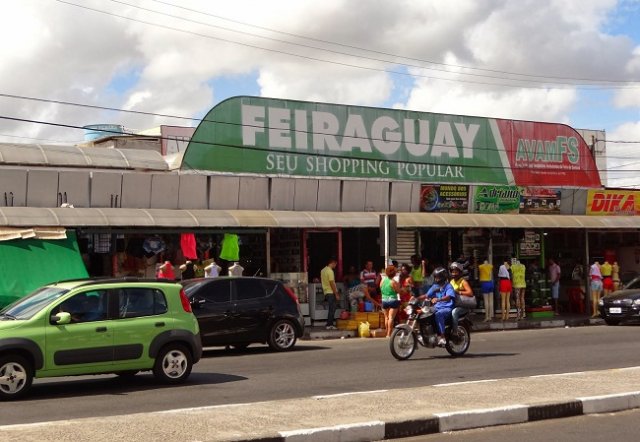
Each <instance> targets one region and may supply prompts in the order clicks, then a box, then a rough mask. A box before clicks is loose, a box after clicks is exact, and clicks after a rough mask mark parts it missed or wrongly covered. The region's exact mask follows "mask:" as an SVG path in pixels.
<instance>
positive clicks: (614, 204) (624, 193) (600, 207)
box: [587, 189, 640, 216]
mask: <svg viewBox="0 0 640 442" xmlns="http://www.w3.org/2000/svg"><path fill="white" fill-rule="evenodd" d="M639 214H640V192H634V191H632V190H593V189H591V190H589V192H588V193H587V215H623V216H624V215H626V216H634V215H639Z"/></svg>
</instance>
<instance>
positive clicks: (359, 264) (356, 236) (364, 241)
mask: <svg viewBox="0 0 640 442" xmlns="http://www.w3.org/2000/svg"><path fill="white" fill-rule="evenodd" d="M378 235H379V230H378V229H375V228H374V229H344V230H343V231H342V257H343V262H344V266H343V269H342V270H343V273H346V272H347V271H348V270H349V266H355V268H356V271H358V272H360V271H361V270H362V269H363V268H364V264H365V263H366V262H367V261H373V268H374V269H376V270H380V269H381V268H383V267H384V262H383V261H384V258H383V257H381V256H380V240H379V239H378Z"/></svg>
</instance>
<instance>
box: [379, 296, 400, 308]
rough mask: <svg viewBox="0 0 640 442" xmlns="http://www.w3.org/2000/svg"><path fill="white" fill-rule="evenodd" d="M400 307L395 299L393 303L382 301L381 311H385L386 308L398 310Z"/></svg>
mask: <svg viewBox="0 0 640 442" xmlns="http://www.w3.org/2000/svg"><path fill="white" fill-rule="evenodd" d="M398 307H400V301H398V300H397V299H395V300H393V301H382V309H383V310H386V309H388V308H398Z"/></svg>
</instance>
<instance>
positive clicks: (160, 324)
mask: <svg viewBox="0 0 640 442" xmlns="http://www.w3.org/2000/svg"><path fill="white" fill-rule="evenodd" d="M155 325H156V327H164V322H156V324H155Z"/></svg>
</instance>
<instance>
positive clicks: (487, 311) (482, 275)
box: [478, 259, 494, 322]
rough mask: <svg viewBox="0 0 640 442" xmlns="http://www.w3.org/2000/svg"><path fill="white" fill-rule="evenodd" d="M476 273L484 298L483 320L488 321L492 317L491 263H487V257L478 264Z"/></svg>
mask: <svg viewBox="0 0 640 442" xmlns="http://www.w3.org/2000/svg"><path fill="white" fill-rule="evenodd" d="M478 273H479V279H480V292H481V293H482V298H483V300H484V322H490V321H491V320H492V319H493V312H494V306H493V291H494V285H493V264H491V263H489V260H488V259H485V260H484V262H483V263H482V264H480V265H479V266H478Z"/></svg>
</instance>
